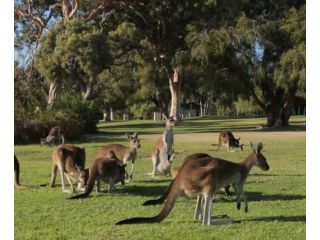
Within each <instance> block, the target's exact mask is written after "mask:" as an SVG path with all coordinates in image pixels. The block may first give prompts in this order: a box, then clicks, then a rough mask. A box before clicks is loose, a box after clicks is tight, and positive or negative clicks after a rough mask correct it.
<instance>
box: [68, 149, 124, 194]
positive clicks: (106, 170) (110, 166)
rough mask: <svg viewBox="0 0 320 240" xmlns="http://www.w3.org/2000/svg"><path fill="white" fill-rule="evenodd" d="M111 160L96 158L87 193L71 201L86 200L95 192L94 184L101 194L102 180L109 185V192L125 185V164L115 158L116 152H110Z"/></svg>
mask: <svg viewBox="0 0 320 240" xmlns="http://www.w3.org/2000/svg"><path fill="white" fill-rule="evenodd" d="M110 156H111V157H110V158H96V159H95V160H94V162H93V164H92V166H91V169H90V175H89V180H88V184H87V185H86V188H85V192H84V193H82V194H80V195H76V196H73V197H71V198H70V199H79V198H86V197H88V196H89V195H90V193H91V192H92V190H93V187H94V183H95V182H96V183H97V185H96V186H97V188H96V191H97V192H100V180H102V181H104V182H106V183H109V189H108V191H109V192H111V191H112V190H114V189H115V186H114V185H115V184H116V183H118V182H121V184H122V185H124V184H125V173H126V171H125V167H124V165H123V162H122V161H121V160H119V159H117V157H116V156H115V154H114V152H113V151H112V150H111V151H110Z"/></svg>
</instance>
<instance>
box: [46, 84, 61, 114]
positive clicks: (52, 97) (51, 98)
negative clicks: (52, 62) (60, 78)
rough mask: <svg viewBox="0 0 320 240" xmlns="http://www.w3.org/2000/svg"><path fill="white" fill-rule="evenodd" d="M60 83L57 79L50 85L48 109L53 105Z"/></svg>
mask: <svg viewBox="0 0 320 240" xmlns="http://www.w3.org/2000/svg"><path fill="white" fill-rule="evenodd" d="M59 87H60V84H59V83H58V82H57V81H52V82H51V83H50V86H49V93H48V96H47V109H48V110H50V109H51V108H52V106H53V103H54V101H55V100H56V98H57V96H58V93H59Z"/></svg>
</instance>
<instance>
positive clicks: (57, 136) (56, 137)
mask: <svg viewBox="0 0 320 240" xmlns="http://www.w3.org/2000/svg"><path fill="white" fill-rule="evenodd" d="M40 144H41V145H49V146H51V145H59V144H64V135H63V134H62V133H61V128H60V127H54V128H52V129H51V130H50V132H49V134H48V136H47V137H45V138H41V139H40Z"/></svg>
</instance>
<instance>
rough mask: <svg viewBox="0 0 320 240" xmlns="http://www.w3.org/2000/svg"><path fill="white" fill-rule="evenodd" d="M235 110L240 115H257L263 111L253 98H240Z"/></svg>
mask: <svg viewBox="0 0 320 240" xmlns="http://www.w3.org/2000/svg"><path fill="white" fill-rule="evenodd" d="M234 107H235V110H236V112H237V113H238V114H245V115H248V114H256V113H258V112H261V109H260V108H259V107H258V106H257V104H255V102H254V99H253V98H252V97H251V98H250V99H249V100H247V99H243V98H241V97H238V100H237V101H236V102H234Z"/></svg>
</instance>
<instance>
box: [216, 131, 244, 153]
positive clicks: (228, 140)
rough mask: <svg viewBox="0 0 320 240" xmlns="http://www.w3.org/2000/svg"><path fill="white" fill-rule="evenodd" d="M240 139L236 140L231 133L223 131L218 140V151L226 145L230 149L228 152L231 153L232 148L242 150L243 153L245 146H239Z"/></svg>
mask: <svg viewBox="0 0 320 240" xmlns="http://www.w3.org/2000/svg"><path fill="white" fill-rule="evenodd" d="M239 140H240V138H238V139H236V138H235V137H234V136H233V134H232V133H231V132H230V131H221V132H220V133H219V138H218V142H219V143H218V148H217V151H218V150H219V149H220V147H221V145H225V146H227V147H228V151H230V148H231V147H232V148H233V149H235V148H240V149H241V151H243V147H242V146H243V144H241V145H239V144H240V143H239Z"/></svg>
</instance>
